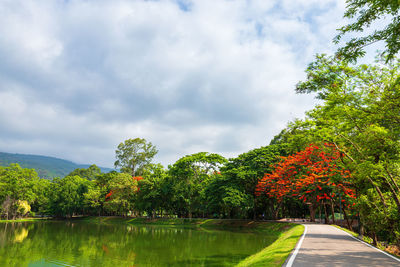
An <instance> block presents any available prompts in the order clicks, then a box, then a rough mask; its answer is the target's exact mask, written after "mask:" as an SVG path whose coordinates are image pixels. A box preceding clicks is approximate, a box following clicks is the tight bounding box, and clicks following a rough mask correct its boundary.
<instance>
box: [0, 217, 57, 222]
mask: <svg viewBox="0 0 400 267" xmlns="http://www.w3.org/2000/svg"><path fill="white" fill-rule="evenodd" d="M50 219H51V218H23V219H16V220H0V223H13V222H37V221H45V220H50Z"/></svg>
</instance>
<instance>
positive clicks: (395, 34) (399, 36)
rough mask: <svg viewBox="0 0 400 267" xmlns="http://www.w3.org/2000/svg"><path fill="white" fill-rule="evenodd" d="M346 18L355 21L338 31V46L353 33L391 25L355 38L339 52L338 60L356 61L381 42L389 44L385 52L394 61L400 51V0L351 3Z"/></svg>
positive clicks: (369, 0) (348, 1) (371, 0)
mask: <svg viewBox="0 0 400 267" xmlns="http://www.w3.org/2000/svg"><path fill="white" fill-rule="evenodd" d="M346 3H347V10H346V12H345V14H344V17H345V18H348V19H355V21H354V22H352V23H349V24H347V25H345V26H343V27H341V28H339V29H338V31H339V34H338V35H337V36H336V37H335V38H334V40H333V41H334V43H336V44H338V43H340V41H341V39H342V37H344V36H347V35H349V34H350V33H360V32H363V31H365V30H366V29H368V28H370V27H371V26H375V25H377V24H378V25H379V24H380V23H381V22H382V21H386V20H390V22H389V23H388V24H387V25H385V26H384V27H383V28H381V29H375V30H374V31H373V32H372V33H371V34H368V35H363V36H360V37H353V38H351V39H350V40H349V41H347V42H346V44H345V45H344V46H343V47H341V48H339V49H338V51H337V56H338V58H341V59H344V60H349V61H353V62H355V61H356V60H357V59H358V58H360V57H362V56H364V55H365V47H366V46H368V45H371V44H373V43H376V42H378V41H384V42H385V50H384V53H385V54H386V55H387V60H392V59H394V57H395V56H396V54H397V53H398V52H399V50H400V17H399V11H400V1H398V0H347V1H346Z"/></svg>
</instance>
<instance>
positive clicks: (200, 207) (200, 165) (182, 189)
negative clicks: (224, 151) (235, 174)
mask: <svg viewBox="0 0 400 267" xmlns="http://www.w3.org/2000/svg"><path fill="white" fill-rule="evenodd" d="M225 162H226V159H225V158H224V157H222V156H220V155H218V154H212V153H207V152H199V153H196V154H192V155H188V156H185V157H182V158H180V159H179V160H178V161H176V162H175V164H174V165H172V166H170V168H169V170H168V174H169V175H170V176H171V181H172V183H173V185H174V186H173V187H174V196H173V200H172V201H173V202H174V203H173V206H174V209H175V212H176V213H178V214H179V215H180V216H182V215H186V214H187V216H189V218H191V217H192V215H193V213H194V212H195V213H197V214H201V213H203V214H204V212H205V207H206V205H207V204H206V203H205V201H204V200H205V199H204V194H203V193H202V192H203V190H204V188H206V186H207V184H208V183H209V182H210V180H211V179H213V177H214V176H215V175H216V174H217V172H218V170H219V167H220V166H221V165H222V164H224V163H225Z"/></svg>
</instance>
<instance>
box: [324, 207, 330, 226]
mask: <svg viewBox="0 0 400 267" xmlns="http://www.w3.org/2000/svg"><path fill="white" fill-rule="evenodd" d="M324 211H325V224H329V218H328V212H327V211H326V203H325V202H324Z"/></svg>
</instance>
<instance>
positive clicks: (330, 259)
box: [284, 224, 400, 267]
mask: <svg viewBox="0 0 400 267" xmlns="http://www.w3.org/2000/svg"><path fill="white" fill-rule="evenodd" d="M305 226H306V231H307V232H306V234H305V236H304V239H303V240H302V239H300V241H299V244H300V242H302V243H301V246H300V248H299V250H298V251H297V252H296V250H295V251H294V252H292V255H291V256H289V260H288V261H287V262H286V264H285V265H284V266H287V267H290V266H292V267H303V266H304V267H306V266H307V267H309V266H385V267H388V266H400V260H396V259H394V258H392V257H390V256H388V255H386V254H384V253H382V252H381V251H379V250H377V249H376V248H372V247H369V246H367V245H366V244H364V243H362V242H360V241H358V240H356V239H354V238H353V237H351V236H350V235H349V234H347V233H346V232H344V231H342V230H340V229H338V228H336V227H333V226H330V225H321V224H305ZM293 257H294V258H293Z"/></svg>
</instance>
